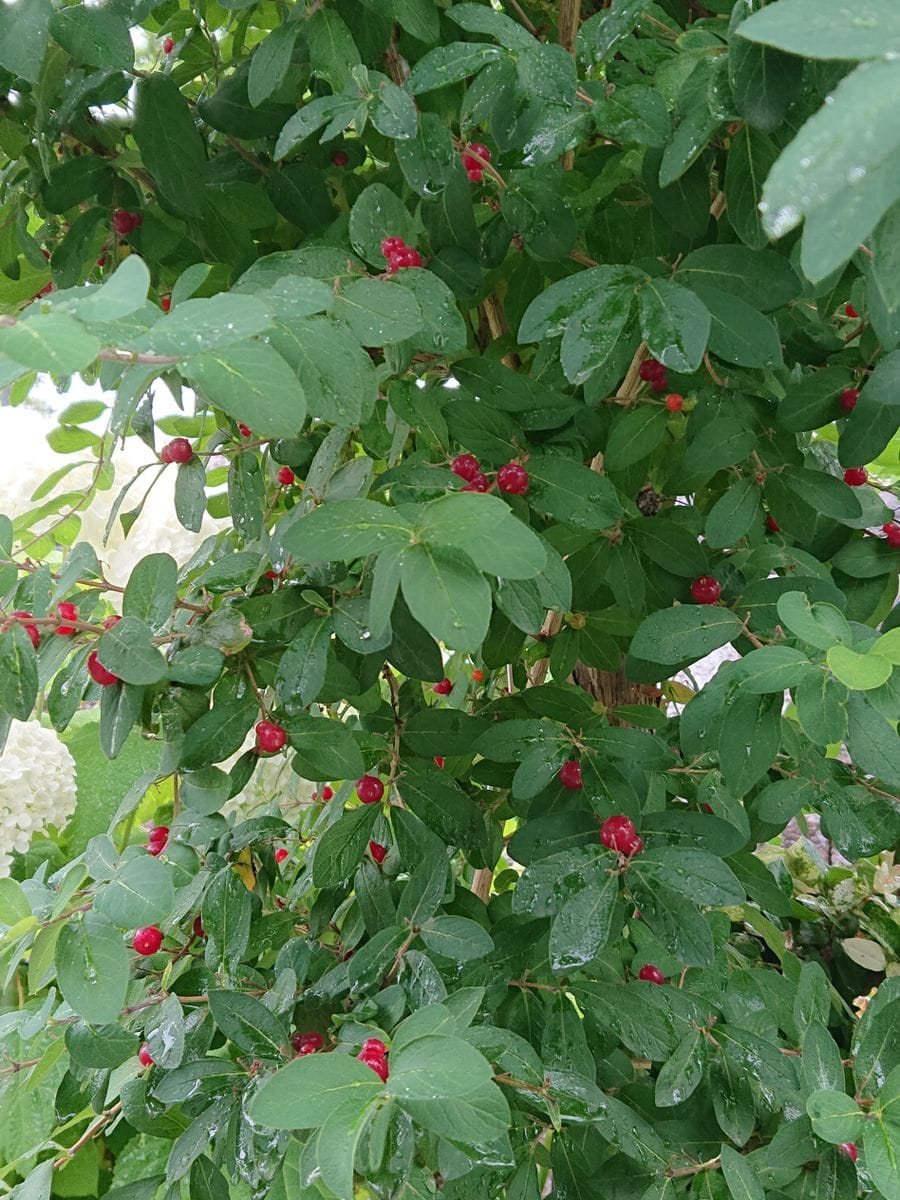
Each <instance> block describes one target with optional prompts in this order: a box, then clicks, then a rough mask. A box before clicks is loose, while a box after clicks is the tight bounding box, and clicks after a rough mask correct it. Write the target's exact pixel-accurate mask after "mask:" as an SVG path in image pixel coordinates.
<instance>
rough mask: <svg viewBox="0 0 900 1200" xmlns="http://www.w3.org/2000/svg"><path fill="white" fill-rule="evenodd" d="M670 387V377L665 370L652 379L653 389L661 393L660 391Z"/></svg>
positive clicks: (651, 387)
mask: <svg viewBox="0 0 900 1200" xmlns="http://www.w3.org/2000/svg"><path fill="white" fill-rule="evenodd" d="M668 388H669V378H668V376H667V375H666V372H665V370H663V373H662V374H661V375H658V376H657V377H656V378H655V379H651V380H650V389H651V391H654V392H657V393H660V392H665V391H668Z"/></svg>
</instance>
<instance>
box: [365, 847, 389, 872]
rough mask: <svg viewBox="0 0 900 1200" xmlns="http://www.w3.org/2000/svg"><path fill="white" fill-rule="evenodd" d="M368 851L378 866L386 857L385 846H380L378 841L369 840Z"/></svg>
mask: <svg viewBox="0 0 900 1200" xmlns="http://www.w3.org/2000/svg"><path fill="white" fill-rule="evenodd" d="M369 853H370V854H371V855H372V857H373V858H374V859H375V861H376V862H377V863H378V865H379V867H380V866H381V864H382V863H383V862H384V860H385V859H386V858H387V846H382V845H381V843H380V842H369Z"/></svg>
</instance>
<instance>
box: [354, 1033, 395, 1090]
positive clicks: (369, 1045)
mask: <svg viewBox="0 0 900 1200" xmlns="http://www.w3.org/2000/svg"><path fill="white" fill-rule="evenodd" d="M387 1053H388V1051H387V1046H385V1044H384V1042H383V1041H382V1040H381V1039H380V1038H366V1040H365V1041H364V1042H363V1045H362V1050H360V1052H359V1054H357V1056H356V1057H357V1058H358V1059H359V1061H360V1062H361V1063H365V1064H366V1066H367V1067H371V1068H372V1070H373V1071H374V1072H375V1074H376V1075H377V1076H378V1078H379V1079H380V1080H381V1082H382V1083H386V1082H387V1077H388V1064H387Z"/></svg>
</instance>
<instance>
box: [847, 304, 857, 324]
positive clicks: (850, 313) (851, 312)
mask: <svg viewBox="0 0 900 1200" xmlns="http://www.w3.org/2000/svg"><path fill="white" fill-rule="evenodd" d="M844 312H845V313H846V314H847V316H848V317H853V318H854V319H855V320H856V319H858V318H859V313H858V312H857V311H856V309H855V308H854V307H853V305H852V304H845V305H844Z"/></svg>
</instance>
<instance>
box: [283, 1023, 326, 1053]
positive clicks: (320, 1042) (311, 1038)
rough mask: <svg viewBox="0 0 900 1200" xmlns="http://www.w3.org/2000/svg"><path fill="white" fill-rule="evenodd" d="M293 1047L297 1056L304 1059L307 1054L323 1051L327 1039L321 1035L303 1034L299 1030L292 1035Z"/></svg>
mask: <svg viewBox="0 0 900 1200" xmlns="http://www.w3.org/2000/svg"><path fill="white" fill-rule="evenodd" d="M291 1045H292V1046H293V1047H294V1049H295V1050H296V1052H297V1054H298V1055H299V1056H301V1057H302V1056H304V1055H306V1054H315V1053H316V1051H317V1050H321V1049H322V1047H323V1046H324V1045H325V1039H324V1038H323V1037H322V1035H321V1033H315V1032H313V1033H302V1032H301V1031H300V1030H299V1029H298V1030H297V1032H296V1033H292V1034H291Z"/></svg>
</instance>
